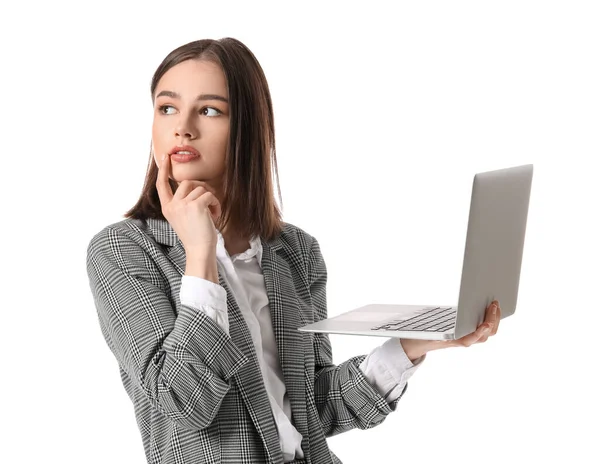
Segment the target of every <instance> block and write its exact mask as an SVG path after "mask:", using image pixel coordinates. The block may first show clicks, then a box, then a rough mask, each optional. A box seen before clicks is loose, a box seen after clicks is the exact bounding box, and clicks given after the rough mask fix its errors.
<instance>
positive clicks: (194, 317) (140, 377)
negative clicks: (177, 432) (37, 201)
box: [87, 226, 248, 430]
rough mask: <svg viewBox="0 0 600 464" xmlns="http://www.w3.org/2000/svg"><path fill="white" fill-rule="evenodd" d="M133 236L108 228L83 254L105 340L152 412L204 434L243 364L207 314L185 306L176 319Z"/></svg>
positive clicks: (163, 285)
mask: <svg viewBox="0 0 600 464" xmlns="http://www.w3.org/2000/svg"><path fill="white" fill-rule="evenodd" d="M132 235H135V233H134V232H129V231H127V230H123V229H118V228H111V227H110V226H108V227H106V228H105V229H103V230H102V231H101V232H99V233H98V234H96V235H95V236H94V237H93V238H92V240H91V241H90V243H89V246H88V249H87V272H88V277H89V283H90V288H91V291H92V294H93V297H94V303H95V305H96V309H97V312H98V317H99V321H100V327H101V329H102V334H103V335H104V338H105V340H106V343H107V344H108V346H109V348H110V350H111V351H112V352H113V354H114V355H115V357H116V358H117V360H118V363H119V366H120V367H121V369H123V370H124V371H125V372H126V373H127V375H128V376H129V378H130V379H131V380H132V382H134V383H135V384H136V385H137V387H138V388H139V389H141V390H142V391H143V392H144V394H145V396H146V398H147V399H148V400H149V401H150V403H151V404H152V406H154V407H155V408H156V409H158V410H160V412H162V413H163V414H164V415H166V416H167V417H169V418H170V419H171V420H172V421H174V422H176V423H177V424H178V425H180V426H181V427H184V428H187V429H194V430H201V429H203V428H205V427H207V426H208V425H210V423H211V422H212V421H213V419H214V417H215V416H216V414H217V412H218V410H219V408H220V405H221V401H222V400H223V397H224V396H225V394H226V393H227V392H228V391H229V389H230V383H229V379H230V378H231V376H232V375H233V374H234V373H235V372H236V371H237V370H238V369H239V368H240V367H241V366H242V365H243V364H244V363H246V362H247V361H248V359H247V357H246V356H245V355H244V354H243V353H242V352H241V351H240V350H239V348H238V347H237V346H236V345H235V343H234V342H233V341H232V340H231V338H230V337H229V335H228V334H227V333H225V332H224V331H223V330H222V329H221V328H220V327H219V326H218V325H217V323H216V322H214V321H213V320H212V319H211V318H210V317H208V316H207V315H206V314H205V313H204V312H202V311H198V310H196V309H194V308H192V307H190V306H187V305H185V304H182V305H181V306H180V308H179V313H178V314H176V312H175V309H174V308H173V305H172V304H171V302H170V300H169V298H168V296H167V283H166V281H165V278H164V274H162V273H161V271H160V270H159V268H158V266H157V264H156V262H155V261H154V260H153V259H152V257H151V256H150V255H149V253H148V252H147V251H146V250H145V249H144V248H143V247H142V246H141V245H140V244H139V243H138V241H139V239H137V240H135V239H134V237H132Z"/></svg>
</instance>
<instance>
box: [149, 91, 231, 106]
mask: <svg viewBox="0 0 600 464" xmlns="http://www.w3.org/2000/svg"><path fill="white" fill-rule="evenodd" d="M158 97H171V98H177V99H180V98H181V95H179V94H178V93H177V92H172V91H171V90H163V91H161V92H160V93H159V94H158V95H156V98H158ZM156 98H155V100H156ZM203 100H219V101H222V102H225V103H229V101H228V100H227V99H226V98H225V97H222V96H221V95H216V94H212V93H203V94H202V95H198V96H197V97H196V101H203Z"/></svg>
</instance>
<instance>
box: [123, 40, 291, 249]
mask: <svg viewBox="0 0 600 464" xmlns="http://www.w3.org/2000/svg"><path fill="white" fill-rule="evenodd" d="M190 59H201V60H204V61H210V62H212V63H215V64H216V65H218V66H220V67H221V69H222V70H223V73H224V74H225V80H226V82H227V89H228V92H229V105H230V119H229V124H230V126H229V143H228V148H227V153H226V158H225V174H224V179H223V192H224V196H223V199H222V203H221V213H222V214H221V217H220V218H219V220H218V224H217V223H216V224H215V226H216V227H217V228H218V229H219V230H220V231H222V232H223V231H224V230H232V231H234V234H235V235H238V236H239V237H245V238H249V237H253V236H262V237H264V238H265V239H267V240H270V239H272V238H274V237H276V236H277V235H278V234H279V233H280V232H281V230H282V229H283V220H282V214H281V211H280V210H279V208H278V206H277V204H276V203H275V198H274V192H273V180H272V169H274V171H275V176H276V179H277V189H278V192H279V200H280V203H281V205H282V208H283V201H282V199H281V188H280V186H279V173H278V170H277V158H276V154H275V123H274V118H273V105H272V101H271V94H270V91H269V86H268V84H267V80H266V78H265V75H264V72H263V69H262V67H261V66H260V64H259V63H258V60H257V59H256V57H255V56H254V54H253V53H252V52H251V51H250V50H249V49H248V47H246V46H245V45H244V44H243V43H242V42H240V41H239V40H236V39H233V38H230V37H226V38H222V39H219V40H214V39H203V40H197V41H194V42H190V43H188V44H185V45H182V46H180V47H178V48H176V49H175V50H173V51H172V52H171V53H169V54H168V55H167V57H166V58H165V59H164V60H163V62H162V63H161V64H160V65H159V66H158V68H157V70H156V72H155V73H154V76H153V77H152V82H151V85H150V94H151V97H152V102H153V104H154V93H155V91H156V86H157V84H158V82H159V80H160V78H161V77H162V76H163V75H164V74H165V73H166V72H167V71H168V70H169V69H171V68H172V67H173V66H175V65H177V64H179V63H181V62H183V61H186V60H190ZM157 176H158V167H157V166H156V163H155V162H154V154H153V152H152V145H151V148H150V159H149V162H148V169H147V172H146V179H145V182H144V187H143V189H142V193H141V195H140V198H139V200H138V201H137V203H136V204H135V206H134V207H133V208H131V209H130V210H129V211H128V212H127V213H125V215H124V216H125V217H126V218H135V219H147V218H154V219H163V220H166V218H165V217H164V215H163V213H162V209H161V204H160V198H159V196H158V191H157V189H156V180H157ZM169 184H170V185H171V189H172V191H173V192H175V191H176V190H177V182H175V181H174V180H172V179H169Z"/></svg>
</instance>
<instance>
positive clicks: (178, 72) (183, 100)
mask: <svg viewBox="0 0 600 464" xmlns="http://www.w3.org/2000/svg"><path fill="white" fill-rule="evenodd" d="M228 101H229V95H228V94H227V85H226V81H225V75H224V74H223V71H222V70H221V68H220V67H219V66H217V65H216V64H214V63H211V62H207V61H199V60H187V61H184V62H182V63H179V64H178V65H175V66H173V67H172V68H171V69H169V70H168V71H167V72H166V73H165V74H164V75H163V76H162V77H161V79H160V80H159V82H158V85H157V86H156V91H155V93H154V119H153V122H152V145H153V149H154V160H155V162H156V163H157V165H158V163H160V159H161V158H162V155H163V154H170V153H171V152H172V151H173V150H176V149H177V148H178V147H182V146H185V145H187V146H190V147H192V148H194V149H196V150H197V151H198V153H199V154H200V156H199V157H197V158H194V159H192V160H191V161H188V162H178V161H176V160H175V159H173V157H171V160H170V161H171V172H170V177H171V179H173V180H175V181H176V182H177V183H178V184H179V183H180V182H181V181H183V180H201V181H205V182H206V183H208V184H209V185H210V186H212V187H214V188H215V189H216V190H217V192H219V193H221V186H222V179H223V174H224V172H225V154H226V152H227V144H228V140H229V104H228Z"/></svg>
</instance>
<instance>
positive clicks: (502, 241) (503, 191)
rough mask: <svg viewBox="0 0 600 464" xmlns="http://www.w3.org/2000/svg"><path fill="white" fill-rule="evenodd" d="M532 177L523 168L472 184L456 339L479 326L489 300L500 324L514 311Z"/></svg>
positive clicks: (481, 175) (530, 170)
mask: <svg viewBox="0 0 600 464" xmlns="http://www.w3.org/2000/svg"><path fill="white" fill-rule="evenodd" d="M532 177H533V165H531V164H527V165H523V166H517V167H513V168H507V169H499V170H496V171H489V172H482V173H479V174H476V175H475V178H474V179H473V190H472V194H471V207H470V211H469V224H468V229H467V239H466V244H465V254H464V259H463V272H462V278H461V284H460V292H459V297H458V308H459V310H458V311H457V321H456V334H455V337H456V338H460V337H462V336H464V335H467V334H468V333H471V332H472V331H474V330H475V328H476V327H477V326H478V325H479V324H481V323H482V322H483V311H482V308H486V307H487V306H488V305H489V304H490V303H491V302H492V301H493V300H494V299H497V300H498V301H499V302H500V306H501V308H502V318H504V317H505V316H509V315H511V314H513V313H514V312H515V310H516V306H517V295H518V291H519V278H520V275H521V261H522V257H523V244H524V241H525V228H526V224H527V213H528V210H529V196H530V192H531V180H532Z"/></svg>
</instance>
